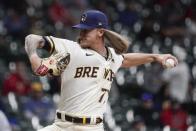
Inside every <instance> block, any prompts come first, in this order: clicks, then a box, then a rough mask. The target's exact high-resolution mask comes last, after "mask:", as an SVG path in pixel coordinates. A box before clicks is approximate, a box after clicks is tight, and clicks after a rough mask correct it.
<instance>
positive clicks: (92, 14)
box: [72, 10, 108, 29]
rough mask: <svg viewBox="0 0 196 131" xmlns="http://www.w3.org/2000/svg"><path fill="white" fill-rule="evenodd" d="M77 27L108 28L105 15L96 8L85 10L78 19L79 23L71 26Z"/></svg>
mask: <svg viewBox="0 0 196 131" xmlns="http://www.w3.org/2000/svg"><path fill="white" fill-rule="evenodd" d="M72 27H73V28H78V29H94V28H104V29H107V28H108V18H107V16H106V15H105V14H104V13H103V12H101V11H98V10H88V11H85V12H84V13H83V14H82V16H81V19H80V24H77V25H74V26H72Z"/></svg>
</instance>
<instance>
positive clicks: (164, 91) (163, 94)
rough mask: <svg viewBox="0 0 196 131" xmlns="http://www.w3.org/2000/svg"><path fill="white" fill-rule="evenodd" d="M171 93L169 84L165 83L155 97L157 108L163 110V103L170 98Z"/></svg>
mask: <svg viewBox="0 0 196 131" xmlns="http://www.w3.org/2000/svg"><path fill="white" fill-rule="evenodd" d="M170 99H171V98H170V93H169V87H168V84H166V83H164V84H163V85H162V87H161V88H160V90H159V92H158V93H156V97H155V100H154V102H155V108H156V109H157V110H159V111H161V110H162V104H163V102H164V101H165V100H170Z"/></svg>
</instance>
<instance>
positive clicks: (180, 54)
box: [163, 45, 190, 103]
mask: <svg viewBox="0 0 196 131" xmlns="http://www.w3.org/2000/svg"><path fill="white" fill-rule="evenodd" d="M173 53H174V54H175V56H176V57H177V58H178V61H179V64H178V65H177V66H176V67H175V68H173V69H166V70H165V71H164V72H163V79H164V80H165V81H166V82H168V84H169V92H170V96H171V98H173V99H176V100H177V101H179V102H181V103H182V102H185V101H186V97H187V96H186V95H187V91H188V86H189V78H190V76H189V68H188V65H187V63H186V62H185V61H184V60H185V59H186V52H185V50H184V49H183V48H181V47H179V46H177V45H176V46H174V47H173Z"/></svg>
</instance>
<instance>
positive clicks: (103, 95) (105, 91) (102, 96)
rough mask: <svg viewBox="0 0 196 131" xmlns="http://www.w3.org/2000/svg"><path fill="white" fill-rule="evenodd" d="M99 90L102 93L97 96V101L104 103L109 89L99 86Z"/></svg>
mask: <svg viewBox="0 0 196 131" xmlns="http://www.w3.org/2000/svg"><path fill="white" fill-rule="evenodd" d="M101 91H102V94H101V96H100V98H99V103H103V104H104V103H105V102H106V99H107V97H106V95H107V96H108V95H109V90H107V89H104V88H101Z"/></svg>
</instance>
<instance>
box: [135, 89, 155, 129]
mask: <svg viewBox="0 0 196 131" xmlns="http://www.w3.org/2000/svg"><path fill="white" fill-rule="evenodd" d="M141 100H142V103H141V105H140V106H139V107H137V108H136V109H134V111H135V112H134V116H135V117H136V118H142V119H143V120H144V123H145V125H146V126H149V127H156V126H158V125H159V114H158V112H157V111H156V110H155V109H154V102H153V96H152V95H151V94H149V93H143V94H142V96H141Z"/></svg>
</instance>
